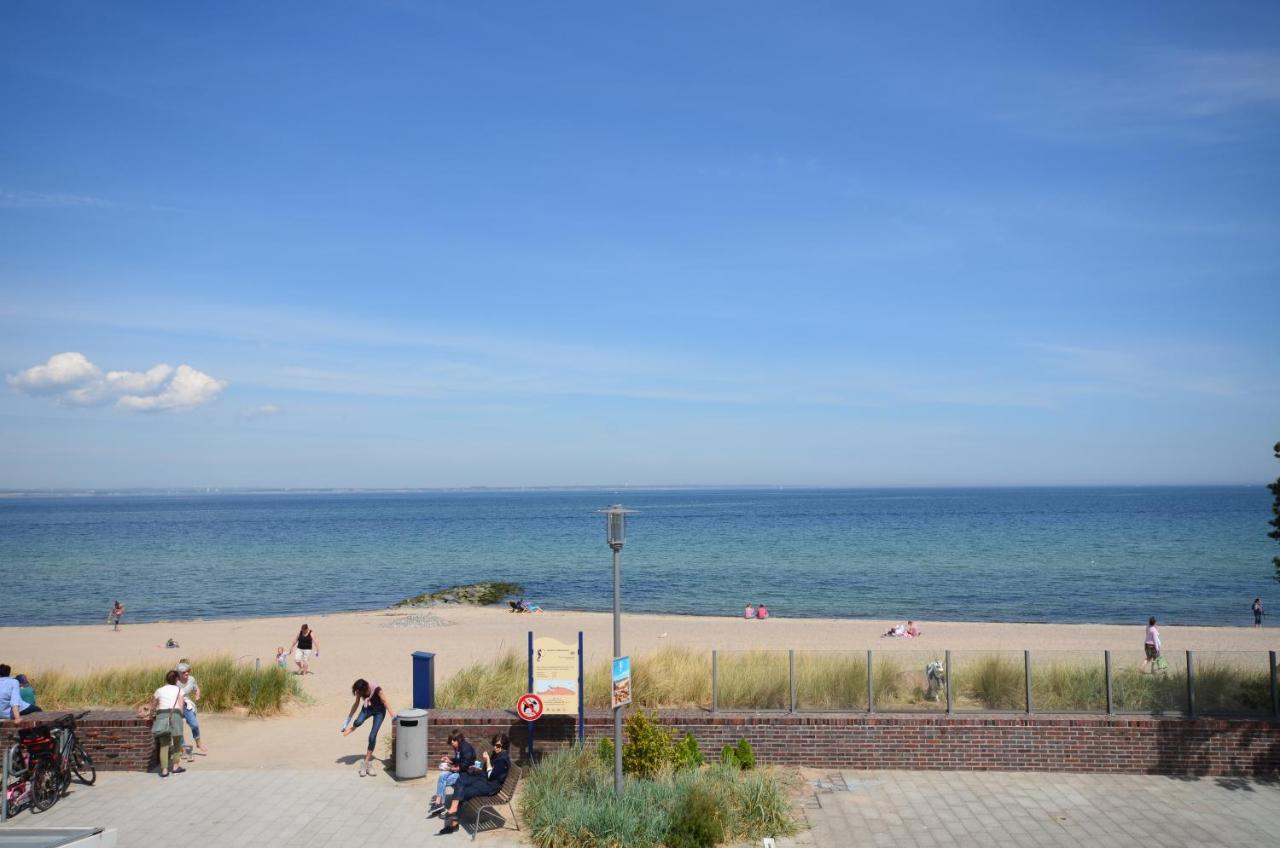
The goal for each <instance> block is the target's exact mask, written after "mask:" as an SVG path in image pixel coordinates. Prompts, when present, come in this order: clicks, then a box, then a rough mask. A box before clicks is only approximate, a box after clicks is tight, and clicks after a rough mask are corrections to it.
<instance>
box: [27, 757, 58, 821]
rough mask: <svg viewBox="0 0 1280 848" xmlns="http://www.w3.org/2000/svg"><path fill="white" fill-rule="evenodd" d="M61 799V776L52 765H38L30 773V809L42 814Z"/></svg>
mask: <svg viewBox="0 0 1280 848" xmlns="http://www.w3.org/2000/svg"><path fill="white" fill-rule="evenodd" d="M61 797H62V776H61V775H59V774H58V767H57V766H55V765H54V764H53V763H38V764H37V765H36V766H35V767H34V768H33V769H32V772H31V808H32V810H33V811H34V812H37V813H43V812H44V811H45V810H47V809H49V808H50V807H52V806H53V805H54V804H56V803H58V799H59V798H61Z"/></svg>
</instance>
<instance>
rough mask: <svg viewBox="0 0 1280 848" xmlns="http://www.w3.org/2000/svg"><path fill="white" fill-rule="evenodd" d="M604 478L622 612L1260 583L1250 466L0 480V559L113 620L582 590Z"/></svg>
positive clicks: (77, 609)
mask: <svg viewBox="0 0 1280 848" xmlns="http://www.w3.org/2000/svg"><path fill="white" fill-rule="evenodd" d="M603 493H609V494H617V495H620V496H622V497H617V498H605V497H602V496H601V495H602V494H603ZM613 500H623V501H624V502H625V503H626V504H627V505H628V506H630V507H633V508H636V509H637V510H638V512H637V514H636V515H634V516H632V518H631V521H630V524H629V528H628V529H629V534H628V541H627V545H626V547H625V548H624V550H623V554H622V559H623V598H624V603H625V605H626V609H627V610H628V611H629V612H650V613H657V614H677V615H700V616H706V615H712V616H719V615H732V614H733V613H734V612H735V611H739V610H741V608H742V606H743V604H744V603H745V602H747V601H750V602H753V603H758V602H760V601H765V602H766V603H769V605H770V606H771V608H772V609H773V610H774V611H775V614H777V615H779V616H784V617H790V618H864V619H899V618H900V619H904V620H905V619H907V618H915V619H924V620H948V621H1008V622H1018V621H1025V622H1082V623H1084V622H1088V623H1132V622H1134V621H1140V620H1145V618H1146V616H1147V615H1152V614H1154V615H1157V616H1159V617H1160V618H1161V620H1163V621H1166V622H1169V623H1184V624H1197V625H1222V626H1229V625H1233V624H1236V623H1241V622H1244V621H1245V619H1246V617H1247V613H1248V605H1249V603H1250V602H1251V601H1252V598H1253V597H1255V596H1258V595H1265V594H1266V591H1267V590H1268V589H1269V588H1271V587H1272V586H1274V581H1273V580H1272V577H1271V573H1272V569H1271V563H1270V555H1271V551H1270V548H1269V545H1270V540H1268V539H1267V538H1266V529H1267V526H1266V522H1267V519H1268V518H1269V514H1270V500H1269V493H1268V492H1267V491H1266V489H1265V488H1263V487H1253V486H1194V487H1173V486H1147V487H1122V486H1112V487H1000V488H995V487H984V488H961V487H955V488H950V487H949V488H945V489H943V488H930V489H921V488H875V489H870V488H868V489H816V488H796V489H791V488H774V487H770V488H714V489H703V488H696V489H692V488H685V489H674V488H670V489H651V488H643V489H642V488H633V489H625V490H623V489H556V490H549V489H548V490H536V491H535V490H514V489H511V490H500V491H499V490H488V489H485V490H476V489H471V490H462V491H458V490H451V491H430V492H361V493H351V492H328V493H315V492H292V493H276V494H274V495H272V496H267V497H264V496H263V495H262V494H261V493H226V492H221V493H211V492H202V493H185V494H179V493H172V494H158V493H133V494H118V495H114V496H109V497H82V496H76V495H66V494H63V495H47V496H41V497H25V498H9V499H6V500H4V501H3V502H2V503H0V561H3V562H5V563H6V564H7V565H8V566H9V573H10V575H11V577H10V579H9V583H10V584H11V586H12V589H13V592H14V596H15V597H20V598H23V599H24V600H23V603H22V604H21V605H18V606H17V607H16V609H15V610H13V611H12V614H11V615H10V620H11V621H13V622H14V623H17V624H33V625H34V624H76V623H95V622H96V621H98V620H100V619H104V618H105V614H106V612H105V611H106V608H107V607H108V606H109V605H110V603H111V601H112V600H114V599H115V598H117V597H119V598H121V599H122V600H124V601H125V603H126V605H127V606H128V609H129V619H130V620H134V621H141V620H161V619H167V620H174V619H190V618H240V617H261V616H272V615H282V614H322V613H330V612H348V611H360V610H371V609H381V608H385V607H387V606H388V605H390V604H391V603H394V602H395V601H397V600H400V599H402V598H405V597H409V596H412V595H416V594H419V593H421V592H424V591H433V590H437V589H441V588H445V587H448V586H451V585H456V584H465V583H474V582H482V581H487V580H508V581H512V582H515V583H518V584H520V585H522V586H523V587H524V588H525V592H526V595H527V596H528V597H529V598H531V599H535V600H537V601H538V602H539V603H541V604H542V605H543V606H545V607H547V608H550V609H572V610H582V611H588V612H589V611H601V610H606V609H608V608H609V606H610V604H611V598H612V595H611V571H610V567H609V555H608V549H607V547H606V545H605V542H604V523H603V519H602V518H601V517H600V516H599V515H597V514H595V510H596V509H599V508H600V507H603V506H606V505H607V504H608V503H609V502H610V501H613ZM51 584H57V585H64V586H74V587H76V589H75V591H74V592H72V593H70V594H69V595H68V596H67V597H61V598H57V599H46V598H47V596H48V595H49V593H48V592H43V591H42V590H41V587H47V586H48V585H51ZM726 587H733V588H732V589H728V588H726Z"/></svg>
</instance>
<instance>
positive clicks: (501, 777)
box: [436, 733, 511, 836]
mask: <svg viewBox="0 0 1280 848" xmlns="http://www.w3.org/2000/svg"><path fill="white" fill-rule="evenodd" d="M490 743H491V744H492V745H493V751H492V752H490V751H485V752H484V771H482V772H481V773H480V774H464V775H462V776H461V777H460V778H458V782H457V783H455V784H454V785H453V787H452V788H453V794H452V795H451V796H450V802H449V811H448V812H447V813H446V814H445V823H444V827H442V828H440V832H439V833H438V834H436V835H437V836H442V835H444V834H446V833H453V832H455V831H456V830H457V829H458V808H459V807H461V806H462V804H463V802H465V801H466V800H467V799H468V798H484V797H486V796H489V795H497V794H498V792H499V790H501V789H502V784H503V781H505V780H506V779H507V772H508V771H510V770H511V756H510V755H509V754H508V753H507V749H508V748H509V747H510V746H511V740H509V739H508V738H507V734H505V733H495V734H494V735H493V739H491V740H490Z"/></svg>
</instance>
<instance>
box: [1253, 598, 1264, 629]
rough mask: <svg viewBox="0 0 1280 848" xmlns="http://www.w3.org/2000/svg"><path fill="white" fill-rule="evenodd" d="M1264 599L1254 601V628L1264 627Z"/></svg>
mask: <svg viewBox="0 0 1280 848" xmlns="http://www.w3.org/2000/svg"><path fill="white" fill-rule="evenodd" d="M1262 614H1263V613H1262V598H1254V599H1253V626H1254V627H1261V626H1262Z"/></svg>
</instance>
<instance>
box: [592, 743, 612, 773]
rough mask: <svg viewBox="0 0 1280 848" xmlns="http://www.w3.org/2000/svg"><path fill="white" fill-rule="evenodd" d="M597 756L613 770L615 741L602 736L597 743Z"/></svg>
mask: <svg viewBox="0 0 1280 848" xmlns="http://www.w3.org/2000/svg"><path fill="white" fill-rule="evenodd" d="M596 756H598V757H599V758H600V762H602V763H604V764H605V765H607V766H608V767H609V768H613V740H612V739H610V738H609V737H608V736H601V737H600V741H599V742H597V743H596Z"/></svg>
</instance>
